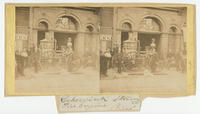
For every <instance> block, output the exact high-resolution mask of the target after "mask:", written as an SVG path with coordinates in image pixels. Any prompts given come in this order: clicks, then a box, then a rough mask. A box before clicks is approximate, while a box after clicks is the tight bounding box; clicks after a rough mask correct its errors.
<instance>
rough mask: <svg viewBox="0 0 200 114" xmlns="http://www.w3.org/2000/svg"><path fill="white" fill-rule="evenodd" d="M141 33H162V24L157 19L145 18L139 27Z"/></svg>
mask: <svg viewBox="0 0 200 114" xmlns="http://www.w3.org/2000/svg"><path fill="white" fill-rule="evenodd" d="M139 29H140V30H141V31H155V32H159V31H161V29H162V28H161V22H160V20H158V19H157V18H155V17H145V18H144V19H143V20H142V21H141V22H140V25H139Z"/></svg>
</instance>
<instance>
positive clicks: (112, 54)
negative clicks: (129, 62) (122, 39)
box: [100, 47, 124, 76]
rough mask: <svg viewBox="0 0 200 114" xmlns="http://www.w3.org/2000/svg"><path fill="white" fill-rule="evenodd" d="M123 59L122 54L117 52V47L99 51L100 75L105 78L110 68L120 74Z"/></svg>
mask: <svg viewBox="0 0 200 114" xmlns="http://www.w3.org/2000/svg"><path fill="white" fill-rule="evenodd" d="M123 58H124V53H123V52H122V51H119V47H115V48H113V49H112V50H111V49H107V50H106V51H105V52H102V51H100V75H101V76H102V75H104V76H107V70H108V69H110V68H117V72H118V73H121V72H122V70H123V68H124V65H123V63H124V60H123Z"/></svg>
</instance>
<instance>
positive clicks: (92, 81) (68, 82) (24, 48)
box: [6, 6, 100, 95]
mask: <svg viewBox="0 0 200 114" xmlns="http://www.w3.org/2000/svg"><path fill="white" fill-rule="evenodd" d="M6 11H7V12H6V13H7V15H6V22H7V23H6V24H8V25H7V26H6V27H8V26H9V28H8V29H9V31H6V32H9V33H10V34H8V35H10V36H6V41H7V42H9V44H10V45H9V46H8V48H7V51H6V53H11V55H9V57H7V59H9V60H10V61H9V62H8V63H6V64H7V65H8V64H10V65H11V64H13V66H12V65H11V66H12V67H13V69H10V70H14V73H13V74H11V75H9V77H6V79H7V80H9V81H10V80H12V83H10V86H12V87H11V88H12V89H10V88H9V90H11V91H6V93H8V94H9V93H10V94H11V95H12V93H14V94H15V95H18V94H19V95H34V94H35V95H40V94H43V93H45V94H46V93H48V95H51V94H52V95H55V94H57V93H60V94H64V93H73V94H76V93H82V94H88V93H98V92H99V80H100V74H99V66H100V65H99V29H98V21H99V19H98V15H97V13H96V12H97V11H98V8H89V7H17V6H16V7H9V6H7V7H6ZM12 17H13V18H12ZM10 22H11V23H10ZM13 37H14V38H13ZM10 94H9V95H10Z"/></svg>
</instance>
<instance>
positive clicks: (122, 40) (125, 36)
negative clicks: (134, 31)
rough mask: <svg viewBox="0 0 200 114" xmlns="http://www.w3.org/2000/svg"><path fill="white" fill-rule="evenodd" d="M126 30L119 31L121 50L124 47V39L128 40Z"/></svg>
mask: <svg viewBox="0 0 200 114" xmlns="http://www.w3.org/2000/svg"><path fill="white" fill-rule="evenodd" d="M128 37H129V35H128V32H121V50H122V48H123V47H124V41H126V40H128Z"/></svg>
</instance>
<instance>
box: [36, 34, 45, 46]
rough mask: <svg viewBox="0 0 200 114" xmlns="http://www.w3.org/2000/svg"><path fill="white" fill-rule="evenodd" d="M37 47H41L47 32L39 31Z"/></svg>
mask: <svg viewBox="0 0 200 114" xmlns="http://www.w3.org/2000/svg"><path fill="white" fill-rule="evenodd" d="M37 35H38V36H37V47H39V46H40V40H43V39H45V31H38V34H37Z"/></svg>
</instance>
